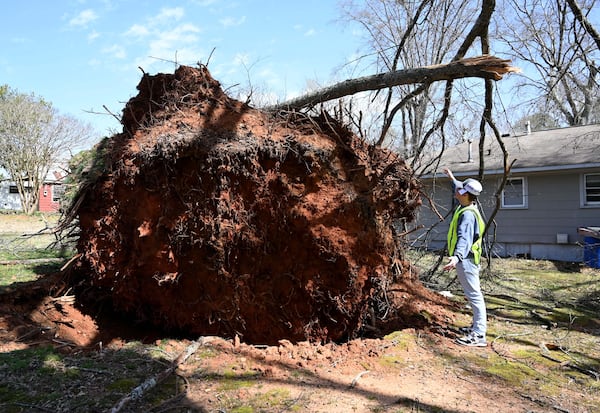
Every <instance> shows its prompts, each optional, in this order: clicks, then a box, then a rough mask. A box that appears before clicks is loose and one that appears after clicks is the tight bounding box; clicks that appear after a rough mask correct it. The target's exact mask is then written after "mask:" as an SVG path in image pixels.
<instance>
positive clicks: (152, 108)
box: [70, 66, 441, 343]
mask: <svg viewBox="0 0 600 413" xmlns="http://www.w3.org/2000/svg"><path fill="white" fill-rule="evenodd" d="M138 90H139V94H138V95H137V96H136V97H134V98H132V99H131V100H130V101H129V102H128V104H127V105H126V107H125V109H124V112H123V118H122V123H123V126H124V128H123V133H121V134H117V135H115V136H113V137H112V138H110V139H106V140H105V141H104V142H103V143H102V144H101V145H100V146H99V148H98V154H99V155H101V156H99V157H98V158H97V159H96V164H95V165H94V166H93V167H92V168H91V169H90V173H89V177H90V179H89V181H88V183H87V184H86V185H85V187H84V188H83V189H82V190H81V191H80V193H79V196H78V201H77V202H76V203H75V204H74V205H75V207H74V209H73V211H72V212H73V213H74V214H76V215H77V216H78V218H79V226H80V231H81V232H80V238H79V242H78V251H79V253H80V256H79V259H78V261H77V262H76V265H75V266H74V267H72V268H71V270H70V271H71V272H72V274H71V275H72V277H71V282H72V283H73V284H74V285H76V287H77V288H76V291H77V294H78V300H79V302H80V303H82V305H83V307H84V308H88V309H90V308H91V307H95V306H96V305H97V304H98V303H100V302H102V303H106V302H107V301H108V302H109V303H110V304H111V305H112V307H113V308H114V310H116V311H118V312H119V313H121V314H125V315H126V316H127V317H131V318H132V319H135V320H137V321H147V322H149V323H151V324H153V325H155V326H159V327H161V328H163V329H167V330H173V331H181V332H186V333H188V334H191V335H219V336H225V337H233V336H236V335H237V336H239V337H240V338H241V339H243V340H244V341H246V342H252V343H276V342H277V341H278V340H279V339H283V338H285V339H289V340H292V341H302V340H310V341H329V340H334V341H335V340H341V339H346V338H352V337H355V336H356V335H357V334H359V333H360V332H364V331H365V328H367V329H368V330H369V331H371V330H373V331H380V330H381V329H391V328H401V327H403V326H417V327H418V326H423V325H426V324H428V323H430V322H431V321H432V320H435V313H436V311H437V310H436V308H437V307H436V303H437V302H439V301H440V300H441V298H440V297H438V296H434V295H433V294H432V293H430V292H429V291H428V290H426V289H425V288H423V287H422V286H421V284H420V283H419V282H418V280H417V279H416V276H415V273H414V271H412V270H411V268H410V265H409V263H407V262H406V261H405V260H404V258H403V256H402V250H401V248H400V246H399V241H400V237H399V236H398V234H395V231H394V223H398V222H399V221H401V220H405V221H411V220H412V219H413V218H414V211H415V209H416V208H417V207H418V206H419V205H420V198H419V185H418V182H417V181H416V180H415V179H414V178H413V177H412V173H411V170H410V169H409V168H408V167H407V165H406V164H405V163H404V161H403V160H402V159H400V158H399V157H398V156H396V155H395V154H393V153H391V152H388V151H386V150H383V149H381V148H377V147H373V146H370V145H368V144H366V143H365V142H364V141H363V140H361V139H360V138H358V137H357V136H356V135H354V134H353V133H351V132H350V131H349V130H348V129H347V128H346V127H344V126H343V125H341V124H340V123H339V122H337V121H336V120H335V119H332V118H331V117H330V116H329V115H328V114H326V113H322V114H320V115H319V116H308V115H306V114H302V113H298V112H292V113H278V114H273V113H267V112H264V111H260V110H257V109H254V108H252V107H250V106H248V105H246V104H244V103H242V102H239V101H237V100H234V99H232V98H230V97H228V96H227V95H226V94H225V93H224V92H223V90H222V89H221V86H220V84H219V82H217V81H216V80H214V79H213V78H212V77H211V75H210V74H209V72H208V70H207V69H206V68H205V67H200V68H199V69H196V68H191V67H185V66H182V67H180V68H178V69H177V70H176V72H175V73H174V74H157V75H147V74H145V75H144V76H143V77H142V79H141V81H140V83H139V85H138ZM431 304H433V307H431ZM425 308H427V311H424V309H425ZM432 308H433V310H432ZM438 310H439V308H438ZM432 314H433V318H431V315H432ZM384 316H385V317H384Z"/></svg>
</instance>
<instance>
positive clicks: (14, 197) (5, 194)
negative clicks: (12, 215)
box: [0, 181, 21, 211]
mask: <svg viewBox="0 0 600 413" xmlns="http://www.w3.org/2000/svg"><path fill="white" fill-rule="evenodd" d="M10 187H11V184H10V182H8V181H3V182H0V209H7V210H12V211H20V210H21V200H20V198H19V194H18V193H11V192H10Z"/></svg>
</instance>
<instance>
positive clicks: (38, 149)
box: [0, 87, 92, 214]
mask: <svg viewBox="0 0 600 413" xmlns="http://www.w3.org/2000/svg"><path fill="white" fill-rule="evenodd" d="M3 90H4V93H2V94H1V95H0V167H2V168H3V169H4V170H5V171H6V172H7V175H8V178H9V179H10V180H11V181H13V182H14V183H15V185H16V187H17V190H18V192H19V197H20V200H21V207H22V209H23V211H24V212H25V213H27V214H32V213H33V212H35V211H36V209H37V205H38V201H39V190H40V187H41V186H42V184H43V183H44V180H45V178H46V175H47V174H48V172H49V171H50V168H52V167H53V166H55V165H56V164H57V163H59V162H60V161H61V160H64V159H66V158H68V157H69V155H71V153H70V152H71V151H72V150H73V149H75V148H77V147H78V145H81V144H82V143H83V142H85V141H87V140H88V139H89V138H90V137H91V136H92V130H91V127H90V126H88V125H84V124H82V123H81V122H80V121H78V120H76V119H75V118H72V117H68V116H61V115H59V114H58V113H57V111H56V110H55V109H54V108H53V107H52V105H51V104H50V103H48V102H46V101H44V100H43V99H40V98H37V97H36V96H34V95H26V94H20V93H18V92H16V91H13V90H11V89H9V88H6V87H4V89H3Z"/></svg>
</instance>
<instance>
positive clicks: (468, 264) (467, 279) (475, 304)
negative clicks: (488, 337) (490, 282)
mask: <svg viewBox="0 0 600 413" xmlns="http://www.w3.org/2000/svg"><path fill="white" fill-rule="evenodd" d="M456 273H457V275H458V280H459V281H460V285H461V286H462V288H463V291H464V293H465V296H466V297H467V300H469V304H470V305H471V309H472V310H473V332H474V333H476V334H478V335H483V336H485V333H486V331H487V314H486V309H485V301H484V299H483V293H482V292H481V286H480V284H479V265H476V264H474V263H473V261H472V260H471V259H470V258H466V259H464V260H462V261H461V262H459V263H457V264H456Z"/></svg>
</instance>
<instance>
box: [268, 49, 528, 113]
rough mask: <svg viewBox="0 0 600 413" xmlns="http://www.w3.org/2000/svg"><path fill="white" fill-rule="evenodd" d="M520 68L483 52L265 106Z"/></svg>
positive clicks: (296, 105) (498, 75)
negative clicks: (475, 55)
mask: <svg viewBox="0 0 600 413" xmlns="http://www.w3.org/2000/svg"><path fill="white" fill-rule="evenodd" d="M517 71H518V69H517V68H515V67H513V66H510V60H505V59H500V58H498V57H495V56H489V55H483V56H478V57H471V58H465V59H461V60H458V61H454V62H450V63H446V64H439V65H433V66H425V67H421V68H416V69H404V70H396V71H393V72H386V73H379V74H376V75H371V76H365V77H359V78H356V79H349V80H344V81H343V82H340V83H336V84H334V85H332V86H328V87H325V88H323V89H319V90H317V91H315V92H311V93H308V94H305V95H303V96H300V97H298V98H294V99H291V100H288V101H286V102H283V103H279V104H276V105H271V106H267V107H265V108H263V109H264V110H267V111H277V110H294V109H301V108H305V107H312V106H315V105H317V104H319V103H322V102H326V101H329V100H333V99H339V98H341V97H344V96H349V95H353V94H355V93H358V92H365V91H368V90H378V89H384V88H388V87H393V86H399V85H406V84H411V83H433V82H437V81H441V80H454V79H462V78H467V77H478V78H483V79H492V80H500V79H502V76H503V75H504V74H506V73H509V72H517Z"/></svg>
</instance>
